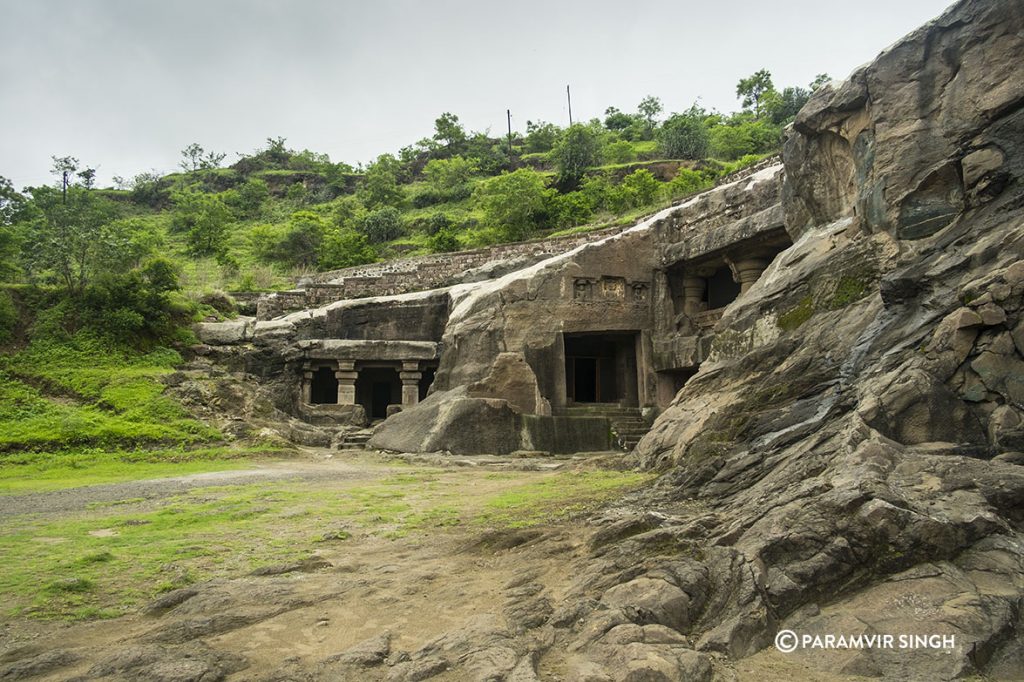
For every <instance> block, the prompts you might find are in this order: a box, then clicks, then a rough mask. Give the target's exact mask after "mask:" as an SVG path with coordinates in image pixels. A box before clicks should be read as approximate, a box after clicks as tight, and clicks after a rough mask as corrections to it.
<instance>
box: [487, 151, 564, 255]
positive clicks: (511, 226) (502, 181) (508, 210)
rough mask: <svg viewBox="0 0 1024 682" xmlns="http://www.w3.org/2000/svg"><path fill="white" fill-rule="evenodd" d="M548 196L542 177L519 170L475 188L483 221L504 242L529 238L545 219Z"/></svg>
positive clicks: (522, 169)
mask: <svg viewBox="0 0 1024 682" xmlns="http://www.w3.org/2000/svg"><path fill="white" fill-rule="evenodd" d="M549 194H550V192H549V190H547V189H546V188H545V186H544V176H542V175H541V174H540V173H538V172H537V171H535V170H530V169H528V168H520V169H519V170H516V171H514V172H512V173H502V174H501V175H499V176H497V177H494V178H490V179H488V180H486V181H484V182H483V183H481V184H480V185H479V186H478V187H477V190H476V192H475V197H476V201H477V204H478V205H479V206H480V208H481V209H482V210H483V212H484V219H485V221H486V222H487V223H488V224H489V225H490V226H491V227H494V228H497V229H499V230H500V231H501V232H502V233H503V234H504V238H505V239H506V240H516V239H525V238H526V237H527V236H529V234H530V232H531V231H533V230H534V229H535V228H536V227H537V226H538V224H539V222H540V220H541V219H543V218H544V217H545V204H546V201H547V198H548V196H549Z"/></svg>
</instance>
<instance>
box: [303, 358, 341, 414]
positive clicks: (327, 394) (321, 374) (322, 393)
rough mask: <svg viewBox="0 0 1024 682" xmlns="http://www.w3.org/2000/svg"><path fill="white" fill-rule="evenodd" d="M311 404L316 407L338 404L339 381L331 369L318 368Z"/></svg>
mask: <svg viewBox="0 0 1024 682" xmlns="http://www.w3.org/2000/svg"><path fill="white" fill-rule="evenodd" d="M310 402H311V403H313V404H314V405H336V404H337V403H338V380H337V378H335V376H334V369H332V368H331V367H318V368H317V369H316V370H315V371H314V372H313V378H312V383H311V386H310Z"/></svg>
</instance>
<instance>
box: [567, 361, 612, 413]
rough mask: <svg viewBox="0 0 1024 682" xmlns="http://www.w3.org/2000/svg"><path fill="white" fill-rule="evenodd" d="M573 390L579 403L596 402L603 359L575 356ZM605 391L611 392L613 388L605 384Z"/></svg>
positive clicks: (574, 396)
mask: <svg viewBox="0 0 1024 682" xmlns="http://www.w3.org/2000/svg"><path fill="white" fill-rule="evenodd" d="M572 360H573V362H572V368H573V383H572V386H573V391H572V397H573V400H575V401H576V402H578V403H596V402H598V396H599V395H600V391H599V390H598V384H599V382H600V381H601V370H600V369H599V367H598V366H599V365H600V364H601V361H600V360H599V359H598V358H573V359H572ZM605 392H606V393H611V392H612V388H611V387H610V386H607V385H606V386H605Z"/></svg>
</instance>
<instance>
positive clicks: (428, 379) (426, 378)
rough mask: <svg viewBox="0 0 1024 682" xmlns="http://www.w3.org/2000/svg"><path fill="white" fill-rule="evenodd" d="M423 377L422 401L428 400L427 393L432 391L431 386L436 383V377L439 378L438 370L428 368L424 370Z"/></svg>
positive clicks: (421, 378)
mask: <svg viewBox="0 0 1024 682" xmlns="http://www.w3.org/2000/svg"><path fill="white" fill-rule="evenodd" d="M422 371H423V376H422V377H420V384H419V391H420V401H423V400H426V397H427V393H428V392H429V391H430V385H431V384H433V383H434V377H435V376H437V368H436V367H430V366H429V365H428V366H427V367H424V368H423V370H422Z"/></svg>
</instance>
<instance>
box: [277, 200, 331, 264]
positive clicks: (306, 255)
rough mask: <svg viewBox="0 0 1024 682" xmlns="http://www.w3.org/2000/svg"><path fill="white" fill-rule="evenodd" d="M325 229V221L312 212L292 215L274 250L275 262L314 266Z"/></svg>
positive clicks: (299, 212)
mask: <svg viewBox="0 0 1024 682" xmlns="http://www.w3.org/2000/svg"><path fill="white" fill-rule="evenodd" d="M326 229H327V223H326V221H325V220H324V219H323V218H321V217H320V216H319V215H318V214H316V213H313V212H312V211H298V212H296V213H293V214H292V216H291V218H289V219H288V227H287V229H286V231H285V233H284V236H283V237H282V239H281V241H280V242H279V243H278V244H277V247H276V249H275V251H276V258H277V260H279V261H281V262H282V263H288V264H291V265H300V266H310V265H315V264H316V262H317V254H318V252H319V250H320V243H321V242H322V241H323V238H324V232H325V231H326Z"/></svg>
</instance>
